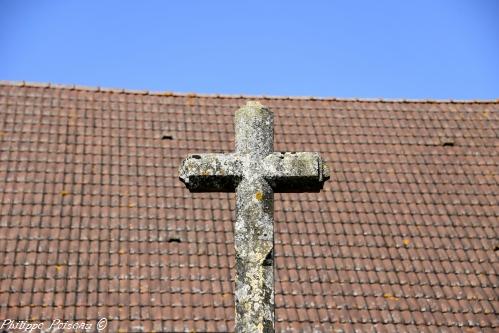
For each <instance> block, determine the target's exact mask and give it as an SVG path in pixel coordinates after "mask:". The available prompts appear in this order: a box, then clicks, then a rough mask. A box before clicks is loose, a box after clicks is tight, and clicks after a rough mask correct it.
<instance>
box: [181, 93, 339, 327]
mask: <svg viewBox="0 0 499 333" xmlns="http://www.w3.org/2000/svg"><path fill="white" fill-rule="evenodd" d="M235 132H236V140H235V141H236V149H235V153H229V154H191V155H189V156H188V157H187V158H186V159H185V160H184V161H183V162H182V164H181V166H180V171H179V172H180V180H181V181H182V182H183V183H184V184H185V185H186V187H187V188H188V189H189V190H190V191H191V192H236V198H237V199H236V222H235V227H234V237H235V240H234V243H235V248H236V285H235V303H236V332H244V333H246V332H248V333H253V332H274V276H273V273H274V256H273V253H274V252H273V249H274V192H318V191H320V190H321V189H322V188H323V185H324V182H325V181H326V180H328V179H329V169H328V167H327V165H326V164H325V163H324V161H323V160H322V158H321V157H320V155H319V154H318V153H309V152H297V153H277V152H274V151H273V142H274V116H273V113H272V112H271V111H270V110H269V109H268V108H266V107H264V106H263V105H262V104H260V103H259V102H248V103H247V104H246V105H245V106H243V107H241V108H240V109H239V110H238V111H237V112H236V114H235Z"/></svg>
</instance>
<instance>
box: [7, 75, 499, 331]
mask: <svg viewBox="0 0 499 333" xmlns="http://www.w3.org/2000/svg"><path fill="white" fill-rule="evenodd" d="M255 98H256V99H261V100H262V102H263V103H264V104H267V105H268V106H270V107H271V108H272V110H273V111H274V112H275V115H276V128H275V130H276V133H275V141H276V150H280V151H298V150H306V151H318V152H320V153H321V154H322V155H324V156H325V157H326V160H327V161H328V164H329V166H330V168H331V174H332V177H331V180H330V181H329V182H328V183H326V187H325V189H324V191H323V192H321V193H314V194H310V193H303V194H284V193H283V194H277V195H276V202H275V219H276V225H275V231H276V235H275V241H276V253H275V255H276V276H275V277H276V328H277V331H280V332H322V331H327V332H329V331H333V332H351V331H354V330H358V331H361V332H370V331H376V332H434V331H448V332H493V331H496V330H497V329H498V327H499V320H498V319H497V313H498V312H499V301H498V299H499V297H498V296H499V294H498V293H497V290H498V278H497V276H498V271H499V265H498V262H497V249H498V246H499V242H498V239H499V237H498V234H499V229H498V224H497V221H498V215H499V210H498V207H499V205H498V202H497V198H498V193H497V189H498V183H499V176H498V175H497V169H498V168H497V167H498V164H499V157H498V154H497V139H498V137H497V133H498V132H499V122H498V120H499V102H498V101H497V100H495V101H403V100H398V101H385V100H345V99H334V98H322V99H319V98H288V97H264V96H263V97H262V96H260V97H258V96H255V97H250V96H224V95H212V96H205V95H196V94H172V93H150V92H130V91H124V90H121V89H102V88H85V87H78V86H72V87H65V86H57V85H48V84H28V83H24V82H21V83H11V82H4V83H1V84H0V110H1V112H0V317H1V318H13V319H18V320H26V319H32V320H35V319H38V320H45V321H50V320H52V319H53V318H60V319H61V320H98V319H99V318H101V317H106V318H108V319H109V327H108V328H109V331H110V332H119V331H123V332H124V331H130V330H132V331H138V330H145V331H172V332H173V331H178V332H180V331H197V332H221V331H233V329H234V309H233V276H234V258H233V256H234V249H233V230H232V228H233V223H232V219H233V210H234V208H235V200H234V196H233V195H231V194H226V193H204V194H199V195H197V196H196V197H195V198H194V197H193V196H192V195H190V194H189V193H188V191H187V190H186V189H185V188H184V186H183V185H182V184H181V183H180V182H179V181H178V178H177V177H178V175H177V168H178V165H179V163H180V161H181V160H182V158H183V157H184V156H185V155H186V154H188V153H192V152H195V151H200V152H208V151H211V152H223V151H232V149H233V145H234V129H233V127H232V126H233V125H232V121H233V113H234V111H235V110H236V109H237V108H238V107H239V106H241V105H243V104H244V103H245V101H246V100H249V99H255Z"/></svg>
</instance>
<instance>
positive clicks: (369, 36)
mask: <svg viewBox="0 0 499 333" xmlns="http://www.w3.org/2000/svg"><path fill="white" fill-rule="evenodd" d="M498 17H499V1H494V0H491V1H485V0H469V1H464V0H441V1H438V0H432V1H431V0H428V1H426V0H422V1H412V2H411V1H400V0H399V1H380V0H376V1H300V2H298V1H270V0H267V1H135V2H132V1H94V0H85V1H71V0H65V1H57V0H56V1H43V0H38V1H24V0H19V1H13V0H12V1H5V0H0V79H3V80H26V81H35V82H53V83H62V84H79V85H88V86H103V87H117V88H128V89H146V90H152V91H174V92H196V93H222V94H249V95H253V94H258V95H261V94H263V95H291V96H332V97H361V98H377V97H382V98H434V99H448V98H453V99H495V98H498V97H499V19H498Z"/></svg>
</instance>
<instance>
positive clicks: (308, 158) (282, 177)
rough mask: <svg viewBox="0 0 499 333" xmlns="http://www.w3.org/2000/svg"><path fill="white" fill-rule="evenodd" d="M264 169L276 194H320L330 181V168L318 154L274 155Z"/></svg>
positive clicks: (266, 160) (267, 158) (270, 155)
mask: <svg viewBox="0 0 499 333" xmlns="http://www.w3.org/2000/svg"><path fill="white" fill-rule="evenodd" d="M262 168H263V177H264V178H265V179H266V180H267V182H268V183H269V184H270V186H272V189H273V190H274V192H319V191H320V190H321V189H322V187H323V186H324V182H325V181H326V180H328V179H329V168H328V167H327V165H326V163H324V161H323V160H322V158H321V156H320V155H319V154H318V153H308V152H300V153H272V154H269V155H268V156H267V157H265V158H264V159H263V163H262Z"/></svg>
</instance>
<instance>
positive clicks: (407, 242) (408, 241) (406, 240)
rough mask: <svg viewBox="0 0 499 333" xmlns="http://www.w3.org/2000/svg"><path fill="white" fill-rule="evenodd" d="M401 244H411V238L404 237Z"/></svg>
mask: <svg viewBox="0 0 499 333" xmlns="http://www.w3.org/2000/svg"><path fill="white" fill-rule="evenodd" d="M402 244H404V246H405V247H408V246H409V245H410V244H411V240H410V239H404V240H403V241H402Z"/></svg>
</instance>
